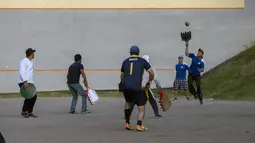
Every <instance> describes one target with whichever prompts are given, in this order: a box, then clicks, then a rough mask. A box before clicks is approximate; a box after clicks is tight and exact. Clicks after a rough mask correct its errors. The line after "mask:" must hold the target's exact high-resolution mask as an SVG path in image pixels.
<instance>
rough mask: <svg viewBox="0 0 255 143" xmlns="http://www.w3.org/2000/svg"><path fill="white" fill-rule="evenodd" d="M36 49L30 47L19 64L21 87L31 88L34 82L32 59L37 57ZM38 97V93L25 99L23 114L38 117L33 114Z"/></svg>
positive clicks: (26, 116) (27, 116)
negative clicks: (30, 85) (30, 84)
mask: <svg viewBox="0 0 255 143" xmlns="http://www.w3.org/2000/svg"><path fill="white" fill-rule="evenodd" d="M35 52H36V50H34V49H31V48H28V49H27V50H26V57H25V58H23V59H22V60H21V61H20V64H19V87H20V88H21V87H22V86H23V85H24V88H29V83H32V84H33V83H34V79H33V76H34V62H33V61H32V60H33V59H34V57H35ZM36 99H37V95H36V93H35V96H34V97H33V98H31V99H25V100H24V104H23V107H22V112H21V115H22V116H23V117H25V118H29V117H32V118H37V116H36V115H34V114H33V108H34V105H35V102H36Z"/></svg>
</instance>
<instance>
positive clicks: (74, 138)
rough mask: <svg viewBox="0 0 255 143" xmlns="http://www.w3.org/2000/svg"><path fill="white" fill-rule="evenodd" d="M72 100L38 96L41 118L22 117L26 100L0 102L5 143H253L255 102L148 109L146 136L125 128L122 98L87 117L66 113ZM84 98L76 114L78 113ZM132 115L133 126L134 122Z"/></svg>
mask: <svg viewBox="0 0 255 143" xmlns="http://www.w3.org/2000/svg"><path fill="white" fill-rule="evenodd" d="M69 103H70V98H39V99H38V101H37V103H36V107H35V113H36V114H37V115H38V116H39V118H37V119H24V118H22V117H21V116H20V108H21V105H22V99H0V131H1V132H2V134H3V135H4V137H5V139H6V142H7V143H142V142H145V143H155V142H171V143H255V103H252V102H231V101H205V103H204V105H202V106H200V105H199V104H198V102H197V101H195V100H191V101H186V100H185V99H179V100H178V101H177V102H175V103H174V104H173V106H172V107H171V109H170V110H169V111H167V112H165V113H162V115H163V116H164V117H163V118H161V119H155V118H153V112H152V109H151V107H150V106H149V105H147V107H146V109H147V114H146V117H145V121H144V124H145V125H146V126H147V127H148V128H149V131H148V132H136V131H126V130H124V128H123V127H124V118H123V117H124V115H123V103H124V99H123V98H101V100H100V101H99V102H98V103H97V104H96V105H93V106H89V110H90V111H91V112H92V113H90V114H87V115H82V114H76V115H70V114H68V109H69ZM80 107H81V106H80V99H79V104H78V105H77V111H79V110H78V109H80ZM136 114H137V111H136V110H135V111H134V112H133V116H132V121H133V122H132V124H133V125H135V123H136V116H135V115H136Z"/></svg>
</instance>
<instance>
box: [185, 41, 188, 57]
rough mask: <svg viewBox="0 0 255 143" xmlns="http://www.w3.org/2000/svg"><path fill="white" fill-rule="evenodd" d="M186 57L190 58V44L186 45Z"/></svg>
mask: <svg viewBox="0 0 255 143" xmlns="http://www.w3.org/2000/svg"><path fill="white" fill-rule="evenodd" d="M185 56H187V57H189V43H186V48H185Z"/></svg>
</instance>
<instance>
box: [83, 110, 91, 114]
mask: <svg viewBox="0 0 255 143" xmlns="http://www.w3.org/2000/svg"><path fill="white" fill-rule="evenodd" d="M81 113H82V114H87V113H90V112H89V111H88V110H85V111H82V112H81Z"/></svg>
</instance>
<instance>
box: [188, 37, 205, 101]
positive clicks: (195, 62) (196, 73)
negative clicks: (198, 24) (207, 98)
mask: <svg viewBox="0 0 255 143" xmlns="http://www.w3.org/2000/svg"><path fill="white" fill-rule="evenodd" d="M188 42H189V41H188V40H187V41H186V49H185V55H186V56H187V57H189V58H191V59H192V61H191V65H190V67H189V75H188V86H189V91H190V93H191V94H193V96H194V97H195V99H197V98H198V99H199V102H200V104H201V105H202V104H203V96H202V92H201V73H202V72H204V68H205V63H204V60H203V55H204V51H203V50H202V49H200V48H199V49H198V52H197V55H196V54H194V53H189V43H188ZM193 81H195V82H196V86H197V91H196V90H195V88H194V86H193Z"/></svg>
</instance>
